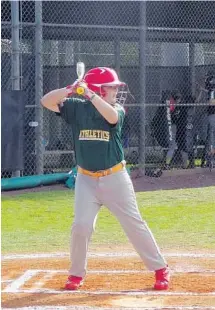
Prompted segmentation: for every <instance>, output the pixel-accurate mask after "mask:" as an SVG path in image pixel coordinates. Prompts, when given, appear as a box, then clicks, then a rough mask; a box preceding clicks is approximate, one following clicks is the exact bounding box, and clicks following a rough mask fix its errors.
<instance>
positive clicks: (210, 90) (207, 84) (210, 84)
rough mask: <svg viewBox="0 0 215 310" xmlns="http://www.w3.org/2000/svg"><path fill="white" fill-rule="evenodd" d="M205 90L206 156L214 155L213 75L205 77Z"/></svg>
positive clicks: (214, 93)
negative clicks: (207, 129)
mask: <svg viewBox="0 0 215 310" xmlns="http://www.w3.org/2000/svg"><path fill="white" fill-rule="evenodd" d="M205 88H206V89H207V91H208V98H207V99H208V103H209V106H208V110H207V112H208V123H209V137H208V146H209V147H208V154H209V156H210V155H215V73H213V72H209V73H208V74H207V76H206V81H205Z"/></svg>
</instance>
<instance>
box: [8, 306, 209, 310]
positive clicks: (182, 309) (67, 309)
mask: <svg viewBox="0 0 215 310" xmlns="http://www.w3.org/2000/svg"><path fill="white" fill-rule="evenodd" d="M122 309H123V310H134V307H132V308H131V307H130V308H129V307H123V308H116V307H113V308H107V307H89V306H33V307H23V308H2V310H122ZM136 309H138V310H162V309H165V310H214V309H215V307H213V306H210V307H207V306H191V307H190V306H158V307H156V308H155V307H153V308H151V307H150V308H149V307H138V308H136Z"/></svg>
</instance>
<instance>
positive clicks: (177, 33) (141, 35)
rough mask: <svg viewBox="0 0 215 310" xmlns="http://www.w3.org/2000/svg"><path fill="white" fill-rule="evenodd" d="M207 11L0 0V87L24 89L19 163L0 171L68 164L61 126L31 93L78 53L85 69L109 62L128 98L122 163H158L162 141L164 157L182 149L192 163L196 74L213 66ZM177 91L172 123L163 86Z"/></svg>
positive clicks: (58, 76) (197, 156)
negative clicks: (22, 161)
mask: <svg viewBox="0 0 215 310" xmlns="http://www.w3.org/2000/svg"><path fill="white" fill-rule="evenodd" d="M213 12H215V3H214V2H213V1H212V2H211V1H181V2H180V1H177V2H175V1H168V2H167V3H166V2H162V1H160V2H159V1H157V2H154V1H147V2H144V1H118V2H117V1H115V2H111V1H2V2H1V17H2V19H1V26H2V33H1V34H2V36H1V56H2V57H1V68H2V71H1V77H2V90H3V91H4V90H14V89H16V90H19V89H20V90H24V91H25V93H26V98H27V99H26V105H25V144H24V157H25V167H24V170H23V171H2V176H3V177H10V176H11V175H13V176H19V175H31V174H41V173H53V172H59V171H69V170H70V169H71V167H72V166H74V165H75V158H74V148H73V141H72V138H71V137H72V135H71V129H70V128H69V127H68V126H67V125H66V124H65V123H64V121H62V120H61V118H59V117H58V116H56V115H55V114H54V113H52V112H49V111H48V110H45V109H43V108H42V106H41V105H40V98H41V97H42V95H43V94H45V93H47V92H48V91H50V90H53V89H56V88H60V87H64V86H66V85H68V84H70V83H72V82H73V81H74V80H75V79H76V69H75V67H76V63H77V62H78V61H83V62H84V63H85V65H86V68H87V69H89V68H92V67H95V66H110V67H113V68H115V69H116V71H117V72H118V73H119V75H120V78H121V79H122V80H124V81H125V82H126V83H127V84H128V85H129V89H130V91H131V93H132V94H133V96H134V98H135V100H134V99H133V97H128V100H127V102H126V104H125V108H126V119H125V124H124V128H123V137H122V139H123V144H124V150H125V156H126V159H127V162H128V164H131V165H137V164H139V165H141V166H144V167H147V166H161V167H163V166H165V168H167V166H166V163H167V160H166V159H167V157H166V156H167V153H168V150H169V151H170V149H171V152H172V151H174V152H173V153H174V154H172V157H171V156H170V155H168V156H170V157H171V163H170V164H171V165H172V166H174V167H181V166H185V163H184V158H185V157H186V156H187V158H188V159H189V162H190V163H192V165H194V166H195V165H199V164H201V156H202V154H203V153H204V152H203V150H204V149H205V145H207V141H208V140H207V136H208V135H207V134H208V131H207V130H208V121H209V120H208V106H209V101H208V91H207V89H206V87H205V78H206V75H207V73H208V72H214V74H215V19H214V15H213ZM179 93H180V97H181V101H180V104H178V105H176V106H174V108H175V111H179V113H181V118H178V119H177V121H176V123H177V125H176V128H175V127H174V126H172V125H174V122H175V121H174V120H173V119H174V116H173V114H171V113H172V112H173V111H170V110H171V109H173V108H172V107H171V95H174V96H175V94H179ZM179 107H183V109H181V110H180V108H179ZM169 109H170V110H169ZM168 111H169V113H170V112H171V113H170V114H171V124H169V123H168ZM176 114H177V113H176ZM182 116H183V117H182ZM176 118H177V117H176ZM170 130H171V131H173V135H176V136H177V137H176V138H174V137H173V138H174V139H176V141H173V140H174V139H173V140H171V139H172V137H171V135H170V136H169V133H170ZM175 130H176V132H175ZM171 134H172V133H171ZM169 139H170V140H169ZM174 143H175V144H174ZM171 152H170V153H171ZM184 153H187V154H184ZM183 156H185V157H183ZM170 157H169V158H170ZM189 162H187V163H189ZM168 169H169V167H168Z"/></svg>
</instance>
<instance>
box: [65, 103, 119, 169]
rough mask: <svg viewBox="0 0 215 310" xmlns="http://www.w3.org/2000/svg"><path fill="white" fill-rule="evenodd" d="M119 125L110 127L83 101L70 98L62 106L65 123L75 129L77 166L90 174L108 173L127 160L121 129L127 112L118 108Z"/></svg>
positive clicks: (117, 106)
mask: <svg viewBox="0 0 215 310" xmlns="http://www.w3.org/2000/svg"><path fill="white" fill-rule="evenodd" d="M115 109H116V110H117V112H118V116H119V117H118V122H117V124H116V125H112V124H109V123H108V122H107V121H106V120H105V119H104V117H103V116H102V115H101V114H100V113H99V112H98V111H97V109H96V108H95V107H94V106H93V104H92V103H91V102H90V101H88V100H86V99H82V98H76V97H72V98H67V99H66V100H65V101H64V102H63V104H62V105H61V106H60V113H61V116H62V117H63V119H64V120H65V121H66V122H67V123H68V124H70V125H71V126H72V132H73V139H74V146H75V154H76V163H77V165H78V166H80V167H82V168H84V169H87V170H90V171H98V170H105V169H108V168H110V167H113V166H114V165H116V164H118V163H120V162H121V161H122V160H124V153H123V147H122V142H121V129H122V125H123V121H124V116H125V112H124V109H123V107H122V106H120V105H118V104H116V105H115Z"/></svg>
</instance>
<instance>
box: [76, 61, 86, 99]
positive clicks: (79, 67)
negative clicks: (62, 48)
mask: <svg viewBox="0 0 215 310" xmlns="http://www.w3.org/2000/svg"><path fill="white" fill-rule="evenodd" d="M76 73H77V76H78V81H81V80H82V79H83V77H84V73H85V65H84V63H83V62H81V61H79V62H77V65H76ZM76 92H77V94H78V95H83V94H84V88H83V87H81V86H79V87H77V89H76Z"/></svg>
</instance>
